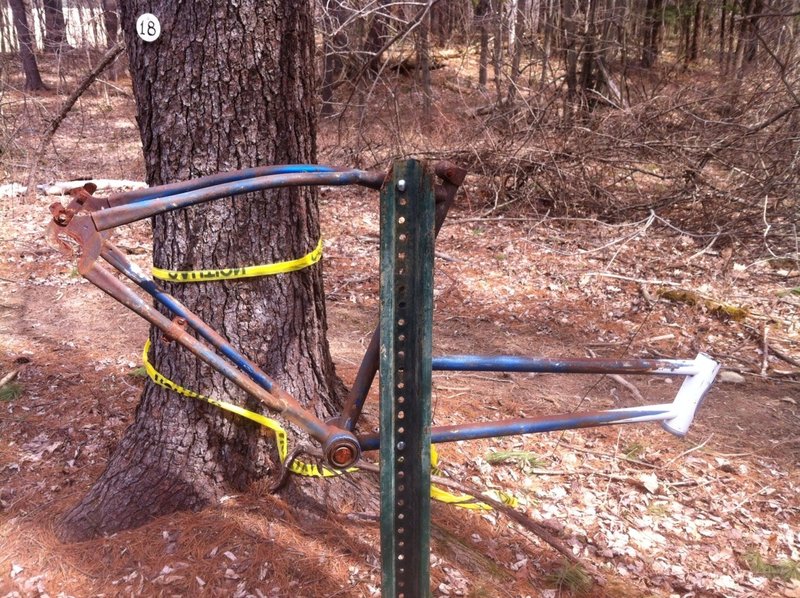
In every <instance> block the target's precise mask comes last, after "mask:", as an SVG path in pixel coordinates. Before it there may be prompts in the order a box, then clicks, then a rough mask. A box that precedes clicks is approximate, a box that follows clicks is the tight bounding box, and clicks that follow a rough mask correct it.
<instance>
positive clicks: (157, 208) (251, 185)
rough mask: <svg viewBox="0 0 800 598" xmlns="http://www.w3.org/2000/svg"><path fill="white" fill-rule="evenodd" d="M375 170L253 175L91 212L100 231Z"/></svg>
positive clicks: (362, 176)
mask: <svg viewBox="0 0 800 598" xmlns="http://www.w3.org/2000/svg"><path fill="white" fill-rule="evenodd" d="M374 179H375V173H369V172H366V171H363V170H346V171H334V172H301V173H290V174H275V175H269V176H261V177H255V178H250V179H242V180H237V181H232V182H229V183H224V184H221V185H213V186H211V187H204V188H202V189H196V190H194V191H186V192H183V193H178V194H175V195H168V196H166V197H161V196H159V197H156V198H153V199H147V200H142V201H138V202H136V203H132V204H130V205H120V206H116V207H111V208H108V209H106V210H101V211H99V212H93V213H92V220H93V221H94V224H95V227H96V228H97V230H98V231H103V230H108V229H111V228H114V227H117V226H122V225H123V224H129V223H131V222H136V221H137V220H142V219H144V218H148V217H150V216H155V215H156V214H163V213H165V212H171V211H173V210H178V209H181V208H186V207H188V206H193V205H196V204H200V203H204V202H207V201H211V200H214V199H221V198H223V197H230V196H233V195H241V194H243V193H252V192H254V191H262V190H264V189H275V188H278V187H300V186H309V185H310V186H317V185H335V186H339V185H359V184H367V183H370V184H371V183H372V182H373V181H374Z"/></svg>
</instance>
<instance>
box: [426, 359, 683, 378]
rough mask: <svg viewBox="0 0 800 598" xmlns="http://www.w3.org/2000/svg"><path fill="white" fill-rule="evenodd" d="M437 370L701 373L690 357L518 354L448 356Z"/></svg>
mask: <svg viewBox="0 0 800 598" xmlns="http://www.w3.org/2000/svg"><path fill="white" fill-rule="evenodd" d="M432 367H433V370H434V371H462V372H537V373H542V374H660V375H673V376H691V375H693V374H695V373H697V367H696V365H695V363H694V361H693V360H686V359H551V358H544V357H518V356H515V355H489V356H484V355H444V356H441V357H434V358H433V360H432Z"/></svg>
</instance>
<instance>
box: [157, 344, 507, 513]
mask: <svg viewBox="0 0 800 598" xmlns="http://www.w3.org/2000/svg"><path fill="white" fill-rule="evenodd" d="M149 354H150V339H147V342H145V344H144V350H143V351H142V363H143V364H144V369H145V371H146V372H147V375H148V376H150V379H151V380H152V381H153V382H154V383H155V384H157V385H158V386H161V387H162V388H166V389H167V390H171V391H173V392H176V393H178V394H180V395H183V396H185V397H189V398H192V399H200V400H201V401H205V402H207V403H209V404H211V405H214V406H215V407H219V408H220V409H224V410H225V411H229V412H230V413H235V414H236V415H241V416H242V417H244V418H247V419H249V420H250V421H254V422H256V423H258V424H261V425H262V426H264V427H265V428H268V429H270V430H272V432H273V433H274V434H275V444H276V445H277V447H278V456H279V457H280V460H281V462H282V463H283V462H284V461H286V456H287V455H288V454H289V440H288V436H287V434H286V430H285V429H284V427H283V426H282V425H281V424H280V423H278V422H277V421H276V420H274V419H271V418H269V417H266V416H264V415H261V414H260V413H255V412H253V411H250V410H248V409H245V408H243V407H239V406H238V405H234V404H233V403H227V402H225V401H219V400H217V399H214V398H212V397H207V396H205V395H201V394H200V393H197V392H194V391H193V390H189V389H188V388H184V387H182V386H180V385H179V384H176V383H175V382H173V381H172V380H170V379H169V378H166V377H165V376H163V375H161V374H160V373H159V372H158V370H156V368H155V367H153V364H152V363H150V359H149V357H148V355H149ZM438 464H439V453H438V452H437V451H436V447H434V446H433V445H431V473H432V474H433V475H439V476H441V475H443V474H442V471H441V470H440V469H439V467H438ZM289 470H290V471H291V472H292V473H296V474H297V475H302V476H308V477H316V478H320V477H322V478H330V477H335V476H339V475H342V474H343V473H352V472H354V471H358V468H357V467H350V468H349V469H346V470H338V469H329V468H327V467H325V466H322V467H320V466H319V465H317V464H316V463H304V462H302V461H299V460H297V459H295V460H294V461H292V463H291V465H290V466H289ZM489 494H490V495H492V497H493V498H495V500H498V501H499V502H502V503H503V504H506V505H509V506H511V507H516V506H517V505H518V504H519V502H518V501H517V499H516V498H514V497H513V496H511V495H509V494H505V493H503V492H496V491H494V490H492V491H490V492H489ZM431 498H432V499H434V500H437V501H439V502H443V503H447V504H450V505H453V506H456V507H461V508H462V509H476V510H481V511H490V510H491V509H492V507H490V506H489V505H487V504H486V503H482V502H480V501H478V500H477V499H475V498H474V497H472V496H469V495H468V494H461V495H456V494H451V493H450V492H447V491H446V490H442V489H441V488H436V487H435V486H431Z"/></svg>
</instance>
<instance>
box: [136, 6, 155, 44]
mask: <svg viewBox="0 0 800 598" xmlns="http://www.w3.org/2000/svg"><path fill="white" fill-rule="evenodd" d="M136 33H137V35H138V36H139V37H141V38H142V39H143V40H144V41H146V42H154V41H156V40H157V39H158V36H159V35H161V23H160V22H159V20H158V17H157V16H155V15H153V14H150V13H149V12H146V13H144V14H143V15H140V16H139V18H138V19H137V20H136Z"/></svg>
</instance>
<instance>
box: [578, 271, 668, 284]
mask: <svg viewBox="0 0 800 598" xmlns="http://www.w3.org/2000/svg"><path fill="white" fill-rule="evenodd" d="M584 276H599V277H600V278H616V279H617V280H627V281H630V282H638V283H639V284H660V285H663V286H667V287H678V288H680V286H681V285H679V284H678V283H677V282H670V281H669V280H647V279H645V278H632V277H630V276H622V275H620V274H608V273H606V272H586V274H584Z"/></svg>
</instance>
